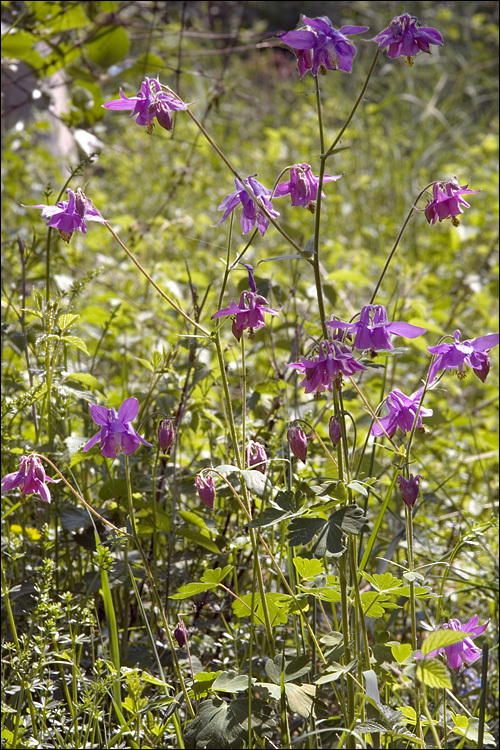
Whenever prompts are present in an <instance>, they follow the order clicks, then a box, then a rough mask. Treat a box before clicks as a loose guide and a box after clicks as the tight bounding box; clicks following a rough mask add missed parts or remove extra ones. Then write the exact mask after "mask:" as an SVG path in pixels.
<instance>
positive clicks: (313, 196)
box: [274, 164, 342, 213]
mask: <svg viewBox="0 0 500 750" xmlns="http://www.w3.org/2000/svg"><path fill="white" fill-rule="evenodd" d="M341 177H342V175H341V174H338V175H335V176H334V175H331V174H325V175H324V176H323V182H324V183H325V182H334V181H335V180H339V179H340V178H341ZM318 183H319V177H315V176H314V175H313V172H312V169H311V167H310V166H309V164H295V166H293V167H292V168H291V169H290V180H288V181H286V182H281V183H280V184H279V185H278V187H277V188H276V190H275V191H274V195H275V196H276V197H277V198H279V197H281V196H283V195H290V196H291V198H292V206H303V207H304V208H307V209H309V211H311V213H314V212H315V210H316V200H317V198H318ZM321 197H322V198H324V197H325V194H324V193H321Z"/></svg>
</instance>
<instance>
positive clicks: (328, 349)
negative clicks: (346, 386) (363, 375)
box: [287, 341, 366, 393]
mask: <svg viewBox="0 0 500 750" xmlns="http://www.w3.org/2000/svg"><path fill="white" fill-rule="evenodd" d="M287 367H292V368H293V369H295V370H298V371H299V372H301V373H302V374H303V375H305V378H304V380H303V381H302V382H301V384H300V385H303V386H304V387H305V391H306V393H312V392H313V391H314V392H316V393H323V391H324V390H326V389H328V390H329V391H332V390H333V384H334V383H341V382H342V377H343V376H344V375H345V376H346V377H349V376H350V375H354V373H355V372H359V371H360V370H366V367H365V366H364V365H362V364H361V362H358V361H357V360H356V359H355V358H354V356H353V354H352V350H351V348H350V347H349V346H347V345H346V344H342V343H340V342H335V341H322V342H321V343H320V344H319V346H318V354H317V355H316V356H315V357H314V359H306V357H302V358H301V361H300V362H294V363H293V364H290V365H287Z"/></svg>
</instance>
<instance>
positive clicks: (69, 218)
mask: <svg viewBox="0 0 500 750" xmlns="http://www.w3.org/2000/svg"><path fill="white" fill-rule="evenodd" d="M66 192H67V193H68V195H69V200H67V201H59V202H58V203H57V204H56V205H55V206H46V205H45V204H43V203H39V204H38V205H36V206H25V205H24V204H23V203H22V204H21V205H22V206H23V208H41V209H42V219H46V218H47V217H48V219H49V220H48V222H47V224H46V226H48V227H54V228H55V229H58V230H59V234H60V235H61V237H62V239H63V240H64V241H65V242H69V241H70V239H71V235H72V234H73V232H74V231H75V230H78V231H79V232H83V234H85V233H86V231H87V225H86V223H85V222H86V221H98V222H100V223H101V224H104V223H105V222H106V219H104V218H103V217H102V216H101V214H100V213H99V211H97V209H95V208H94V206H93V205H92V201H91V200H90V198H87V196H86V195H85V193H84V192H83V191H82V190H81V188H77V191H76V193H75V192H74V191H73V190H71V188H68V189H67V190H66Z"/></svg>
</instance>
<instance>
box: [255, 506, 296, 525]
mask: <svg viewBox="0 0 500 750" xmlns="http://www.w3.org/2000/svg"><path fill="white" fill-rule="evenodd" d="M289 515H290V514H289V513H287V512H286V511H283V510H279V509H278V508H266V509H265V510H264V511H262V513H261V514H260V515H259V516H257V518H254V520H253V521H250V523H249V524H248V527H249V528H251V529H259V528H261V529H263V528H265V527H266V526H274V524H275V523H278V522H279V521H282V520H283V519H284V518H288V517H289Z"/></svg>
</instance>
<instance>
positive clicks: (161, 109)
mask: <svg viewBox="0 0 500 750" xmlns="http://www.w3.org/2000/svg"><path fill="white" fill-rule="evenodd" d="M102 106H103V107H104V108H105V109H118V110H124V109H131V110H132V114H131V115H130V117H136V118H137V119H136V123H137V124H138V125H145V126H146V131H147V132H148V133H152V132H153V128H154V126H155V119H156V121H157V122H158V125H160V126H161V127H162V128H165V130H173V117H172V112H173V111H177V110H180V109H187V108H188V105H187V104H186V103H185V102H183V101H182V100H181V99H180V98H179V97H178V96H176V95H175V94H174V93H173V92H171V93H169V92H168V91H165V90H164V89H163V88H162V86H161V84H160V82H159V80H158V79H157V78H146V79H145V80H144V81H143V82H142V84H141V89H140V91H139V92H138V93H137V94H136V96H130V97H129V96H125V94H124V93H123V91H122V89H120V98H119V99H113V100H112V101H110V102H106V104H103V105H102Z"/></svg>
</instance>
